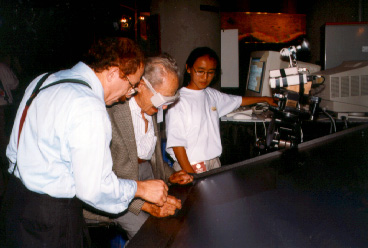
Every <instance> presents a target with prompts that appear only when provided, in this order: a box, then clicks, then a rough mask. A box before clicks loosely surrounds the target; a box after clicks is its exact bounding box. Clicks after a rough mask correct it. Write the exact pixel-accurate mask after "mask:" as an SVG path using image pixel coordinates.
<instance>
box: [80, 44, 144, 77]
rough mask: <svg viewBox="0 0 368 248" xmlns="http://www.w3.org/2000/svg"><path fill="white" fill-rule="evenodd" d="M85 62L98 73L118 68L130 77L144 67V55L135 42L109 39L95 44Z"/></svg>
mask: <svg viewBox="0 0 368 248" xmlns="http://www.w3.org/2000/svg"><path fill="white" fill-rule="evenodd" d="M84 62H85V63H86V64H87V65H88V66H89V67H91V68H92V69H93V70H95V71H96V72H102V71H104V70H107V69H109V68H110V67H111V66H117V67H119V69H120V71H121V72H122V73H123V74H124V75H130V74H134V73H135V72H136V71H137V70H138V68H139V67H140V66H142V65H144V55H143V52H142V51H141V49H140V48H139V47H138V45H137V44H136V43H134V41H132V40H130V39H128V38H121V37H112V38H110V37H109V38H103V39H100V40H98V41H97V42H96V43H94V44H93V45H92V47H91V48H90V50H89V51H88V54H87V56H86V57H85V59H84ZM124 75H121V77H122V76H124Z"/></svg>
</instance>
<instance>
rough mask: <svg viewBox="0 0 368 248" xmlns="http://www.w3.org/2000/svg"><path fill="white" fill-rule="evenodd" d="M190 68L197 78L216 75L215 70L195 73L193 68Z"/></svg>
mask: <svg viewBox="0 0 368 248" xmlns="http://www.w3.org/2000/svg"><path fill="white" fill-rule="evenodd" d="M192 68H193V70H194V72H195V74H196V75H197V76H199V77H202V76H204V75H206V74H207V77H215V75H216V70H215V71H197V70H196V69H195V68H194V67H192ZM202 72H203V74H202Z"/></svg>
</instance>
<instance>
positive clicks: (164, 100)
mask: <svg viewBox="0 0 368 248" xmlns="http://www.w3.org/2000/svg"><path fill="white" fill-rule="evenodd" d="M142 79H143V81H144V82H145V83H146V85H147V87H148V88H149V89H150V90H151V92H152V93H153V96H152V97H151V102H152V104H153V106H155V108H160V107H162V106H167V105H170V104H172V103H174V102H175V101H176V100H177V99H178V98H179V96H180V94H179V92H178V91H177V92H176V93H175V95H174V96H163V95H161V94H160V93H158V92H157V91H156V90H155V89H154V88H153V86H152V84H151V83H150V82H149V81H148V80H147V79H146V78H145V77H142Z"/></svg>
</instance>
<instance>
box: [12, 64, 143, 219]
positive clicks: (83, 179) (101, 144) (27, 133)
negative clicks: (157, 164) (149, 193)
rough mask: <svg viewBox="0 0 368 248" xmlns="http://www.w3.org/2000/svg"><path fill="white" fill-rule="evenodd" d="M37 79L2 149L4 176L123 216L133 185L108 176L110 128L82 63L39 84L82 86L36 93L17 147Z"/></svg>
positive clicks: (99, 93)
mask: <svg viewBox="0 0 368 248" xmlns="http://www.w3.org/2000/svg"><path fill="white" fill-rule="evenodd" d="M40 78H41V76H39V77H38V78H36V79H35V80H34V81H33V82H32V83H31V84H30V85H29V86H28V88H27V89H26V92H25V96H24V98H23V99H22V102H21V104H20V107H19V110H18V112H17V115H16V119H15V122H14V123H15V124H14V127H13V130H12V133H11V137H10V143H9V145H8V147H7V157H8V158H9V161H10V167H9V172H12V171H13V169H14V163H15V162H17V168H16V170H15V175H16V176H17V177H19V178H20V179H21V180H22V182H23V184H24V185H25V186H26V187H27V188H28V189H29V190H31V191H34V192H37V193H40V194H48V195H50V196H52V197H55V198H72V197H74V196H77V197H78V198H79V199H81V200H82V201H84V202H86V203H88V204H90V205H91V206H93V207H95V208H97V209H100V210H103V211H106V212H110V213H119V212H122V211H124V210H125V209H126V208H127V207H128V204H129V202H130V201H131V200H132V199H133V197H134V195H135V192H136V190H137V184H136V182H135V181H132V180H124V179H118V178H117V177H116V175H115V174H114V173H113V172H112V158H111V153H110V147H109V146H110V142H111V123H110V120H109V117H108V114H107V111H106V106H105V102H104V91H103V88H102V85H101V82H100V81H99V79H98V78H97V76H96V74H95V73H94V72H93V71H92V70H91V69H90V68H89V67H88V66H87V65H85V64H84V63H82V62H79V63H78V64H77V65H75V66H74V67H73V68H72V69H69V70H63V71H60V72H57V73H55V74H53V75H51V76H49V78H48V79H47V80H46V81H45V82H44V84H43V86H44V85H47V84H49V83H52V82H55V81H57V80H60V79H65V78H74V79H80V80H83V81H85V82H87V83H88V84H89V85H90V86H91V88H92V90H91V89H90V88H88V87H87V86H84V85H80V84H75V83H62V84H58V85H54V86H51V87H49V88H47V89H45V90H43V91H40V93H39V94H38V96H37V97H36V98H35V100H34V101H33V102H32V104H31V106H30V108H29V110H28V114H27V117H26V120H25V122H24V125H23V130H22V133H21V136H20V140H19V147H18V148H17V137H18V131H19V122H20V118H21V115H22V112H23V109H24V106H25V102H26V101H27V100H28V98H29V96H30V95H31V92H32V91H33V89H34V88H35V85H36V83H37V82H38V81H39V79H40Z"/></svg>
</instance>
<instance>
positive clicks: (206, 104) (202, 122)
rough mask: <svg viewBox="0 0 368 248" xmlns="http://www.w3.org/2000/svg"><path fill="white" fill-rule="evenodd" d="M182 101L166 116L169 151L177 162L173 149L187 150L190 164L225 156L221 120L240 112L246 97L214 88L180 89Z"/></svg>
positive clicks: (167, 147) (167, 149) (171, 108)
mask: <svg viewBox="0 0 368 248" xmlns="http://www.w3.org/2000/svg"><path fill="white" fill-rule="evenodd" d="M179 92H180V98H179V100H178V101H177V102H176V103H175V104H174V105H172V106H170V108H169V109H168V111H167V113H166V119H165V120H166V137H167V144H166V151H167V152H168V153H169V154H170V156H171V157H172V158H173V159H174V160H176V161H177V159H176V157H175V154H174V151H173V149H172V148H173V147H178V146H180V147H184V148H185V150H186V153H187V156H188V159H189V162H190V163H194V162H200V161H205V160H210V159H213V158H216V157H218V156H220V155H221V153H222V146H221V137H220V121H219V119H220V117H222V116H224V115H226V114H228V113H230V112H231V111H233V110H234V109H237V108H238V107H239V106H240V105H241V102H242V97H240V96H234V95H229V94H224V93H221V92H219V91H217V90H215V89H213V88H210V87H207V88H206V89H204V90H191V89H188V88H186V87H183V88H181V89H180V91H179Z"/></svg>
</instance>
